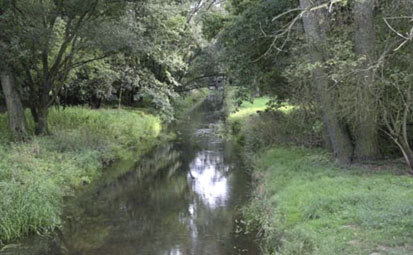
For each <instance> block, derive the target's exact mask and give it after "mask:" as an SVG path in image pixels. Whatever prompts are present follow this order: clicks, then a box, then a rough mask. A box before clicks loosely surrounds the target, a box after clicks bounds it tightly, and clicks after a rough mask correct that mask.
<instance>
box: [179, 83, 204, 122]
mask: <svg viewBox="0 0 413 255" xmlns="http://www.w3.org/2000/svg"><path fill="white" fill-rule="evenodd" d="M208 95H209V90H208V89H207V88H203V89H196V90H191V91H189V92H188V93H187V94H181V95H180V96H179V97H177V98H175V100H174V103H173V104H174V109H175V117H176V118H178V119H179V118H182V117H184V116H185V115H186V114H188V112H189V111H191V110H192V109H194V108H195V107H196V106H197V105H198V104H199V103H201V102H202V101H203V100H204V99H205V98H206V97H207V96H208Z"/></svg>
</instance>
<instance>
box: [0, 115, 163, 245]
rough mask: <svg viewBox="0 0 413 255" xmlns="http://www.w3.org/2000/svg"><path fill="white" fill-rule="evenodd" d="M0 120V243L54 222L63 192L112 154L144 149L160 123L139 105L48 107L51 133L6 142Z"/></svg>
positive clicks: (158, 131)
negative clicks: (124, 107)
mask: <svg viewBox="0 0 413 255" xmlns="http://www.w3.org/2000/svg"><path fill="white" fill-rule="evenodd" d="M28 116H29V115H28ZM0 125H1V126H0V194H2V198H1V200H0V215H1V217H0V245H1V243H3V244H4V243H7V242H9V241H11V240H13V239H16V238H18V237H21V236H22V235H25V234H28V233H36V232H45V231H49V230H52V229H54V228H55V227H58V226H59V225H60V224H61V222H60V215H61V212H62V206H63V198H64V196H68V195H71V194H72V193H73V191H74V189H75V188H76V187H78V186H79V185H84V184H87V183H89V182H91V181H92V180H93V179H95V178H97V177H98V176H100V175H101V170H102V169H103V167H104V166H105V165H107V164H109V163H110V162H112V161H113V160H115V159H119V158H122V157H129V156H131V155H133V156H134V157H138V156H139V155H140V154H141V153H143V152H145V151H147V150H148V149H149V148H150V147H152V146H153V145H154V144H156V143H157V142H158V141H159V139H160V138H159V137H160V135H161V129H162V127H161V120H160V119H159V118H157V117H155V116H153V115H149V114H146V113H144V112H142V111H132V110H131V111H127V110H110V109H102V110H90V109H86V108H81V107H72V108H66V109H64V110H63V109H61V110H58V109H51V111H50V115H49V125H50V130H51V131H52V135H51V136H47V137H33V139H32V140H31V141H30V142H27V143H16V144H14V143H9V142H8V132H7V118H6V116H5V115H1V116H0ZM29 126H30V127H31V129H33V123H32V120H30V119H29Z"/></svg>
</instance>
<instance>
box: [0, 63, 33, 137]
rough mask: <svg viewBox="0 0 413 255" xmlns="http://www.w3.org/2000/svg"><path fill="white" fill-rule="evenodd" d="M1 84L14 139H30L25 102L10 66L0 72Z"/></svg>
mask: <svg viewBox="0 0 413 255" xmlns="http://www.w3.org/2000/svg"><path fill="white" fill-rule="evenodd" d="M0 78H1V86H2V89H3V93H4V98H5V99H6V105H7V113H8V117H9V129H10V133H11V136H12V139H13V140H16V141H23V140H26V139H28V133H27V124H26V116H25V114H24V108H23V104H22V102H21V100H20V96H19V94H18V91H17V87H16V79H15V76H14V73H13V72H12V70H11V69H10V68H8V67H7V68H6V69H5V70H4V71H2V72H1V73H0Z"/></svg>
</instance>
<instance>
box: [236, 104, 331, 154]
mask: <svg viewBox="0 0 413 255" xmlns="http://www.w3.org/2000/svg"><path fill="white" fill-rule="evenodd" d="M239 126H241V127H239ZM237 129H239V130H240V135H241V136H242V141H243V143H244V147H245V150H246V151H250V152H254V151H257V150H260V149H262V148H265V147H268V146H270V145H279V146H287V145H290V146H305V147H310V148H311V147H320V146H321V145H322V144H323V139H322V124H321V121H319V120H318V119H317V118H315V117H314V116H306V115H305V113H304V112H303V111H301V110H300V109H293V110H290V111H288V112H286V111H281V110H278V111H264V112H259V114H256V115H252V116H250V117H249V118H248V119H247V120H246V121H245V124H244V125H238V128H237Z"/></svg>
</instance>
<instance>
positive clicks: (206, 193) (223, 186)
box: [188, 151, 229, 208]
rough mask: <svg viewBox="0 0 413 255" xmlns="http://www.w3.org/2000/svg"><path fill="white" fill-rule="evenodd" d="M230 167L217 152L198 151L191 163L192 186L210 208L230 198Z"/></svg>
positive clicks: (189, 176) (189, 172)
mask: <svg viewBox="0 0 413 255" xmlns="http://www.w3.org/2000/svg"><path fill="white" fill-rule="evenodd" d="M228 170H229V167H228V166H227V165H225V164H224V163H223V156H222V155H221V154H220V153H217V152H211V151H202V152H198V153H197V155H196V157H195V159H194V161H193V162H192V163H191V164H190V167H189V171H188V179H190V180H191V182H192V188H193V190H194V192H196V193H197V194H198V195H199V196H200V197H201V198H202V200H203V201H204V203H205V204H207V205H208V206H209V207H210V208H216V207H218V206H224V205H225V202H226V200H227V199H228V176H227V173H228Z"/></svg>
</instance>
